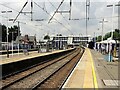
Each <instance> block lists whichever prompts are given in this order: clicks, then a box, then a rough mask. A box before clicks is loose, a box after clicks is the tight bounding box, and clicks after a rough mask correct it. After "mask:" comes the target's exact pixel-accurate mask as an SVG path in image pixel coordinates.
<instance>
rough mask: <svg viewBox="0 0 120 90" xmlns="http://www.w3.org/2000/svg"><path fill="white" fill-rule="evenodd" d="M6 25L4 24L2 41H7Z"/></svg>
mask: <svg viewBox="0 0 120 90" xmlns="http://www.w3.org/2000/svg"><path fill="white" fill-rule="evenodd" d="M6 29H7V28H6V26H5V25H2V42H6V41H7V31H6Z"/></svg>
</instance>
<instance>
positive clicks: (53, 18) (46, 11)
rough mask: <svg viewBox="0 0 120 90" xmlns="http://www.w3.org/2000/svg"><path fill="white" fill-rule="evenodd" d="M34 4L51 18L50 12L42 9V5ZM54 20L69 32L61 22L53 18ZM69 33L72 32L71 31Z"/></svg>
mask: <svg viewBox="0 0 120 90" xmlns="http://www.w3.org/2000/svg"><path fill="white" fill-rule="evenodd" d="M34 3H35V4H36V5H37V6H38V7H39V8H41V9H42V10H43V11H45V12H46V13H47V14H48V15H49V16H51V15H50V13H49V12H48V11H46V10H45V9H44V8H42V7H41V6H40V5H38V4H37V3H36V2H34ZM53 19H54V20H56V21H57V23H59V24H60V25H62V26H63V27H64V28H65V29H67V30H69V29H68V28H66V27H65V26H64V25H63V24H62V23H61V22H59V21H58V20H57V19H56V18H53ZM69 31H70V30H69Z"/></svg>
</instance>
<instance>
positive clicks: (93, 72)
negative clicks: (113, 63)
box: [88, 49, 98, 90]
mask: <svg viewBox="0 0 120 90" xmlns="http://www.w3.org/2000/svg"><path fill="white" fill-rule="evenodd" d="M88 50H89V49H88ZM89 55H90V60H91V62H92V74H93V80H94V88H96V90H98V83H97V78H96V73H95V68H94V63H93V58H92V55H91V52H90V50H89Z"/></svg>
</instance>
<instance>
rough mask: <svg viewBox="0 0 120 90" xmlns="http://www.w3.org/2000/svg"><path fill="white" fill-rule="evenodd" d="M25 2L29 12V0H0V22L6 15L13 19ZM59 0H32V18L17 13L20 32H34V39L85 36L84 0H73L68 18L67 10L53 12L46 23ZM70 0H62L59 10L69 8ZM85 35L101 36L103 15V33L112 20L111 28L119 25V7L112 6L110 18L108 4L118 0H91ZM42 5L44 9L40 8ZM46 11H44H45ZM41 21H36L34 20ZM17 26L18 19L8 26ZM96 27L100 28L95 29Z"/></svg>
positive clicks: (2, 22) (4, 21)
mask: <svg viewBox="0 0 120 90" xmlns="http://www.w3.org/2000/svg"><path fill="white" fill-rule="evenodd" d="M27 1H28V3H27V5H26V6H25V8H24V9H23V12H30V2H31V0H0V23H1V24H5V25H7V18H6V17H8V18H9V19H15V18H16V16H17V15H18V13H19V12H20V10H21V9H22V7H23V5H24V4H25V3H26V2H27ZM61 1H62V0H33V2H34V3H33V21H31V15H30V14H28V13H27V14H23V13H22V14H20V15H19V17H18V18H17V20H16V21H20V22H21V23H20V29H21V33H22V35H25V34H28V35H36V36H37V39H41V38H43V35H46V34H49V35H53V34H54V35H55V34H58V33H61V34H62V35H70V34H73V35H80V34H83V35H86V27H85V25H86V24H85V23H86V22H85V21H86V19H85V15H86V11H85V10H86V7H85V6H86V5H85V4H86V3H85V1H86V0H72V7H71V11H72V13H71V19H74V20H69V13H62V14H60V13H56V14H55V16H54V17H53V19H52V20H51V21H50V23H48V21H49V19H50V18H51V16H52V15H53V14H54V12H55V10H56V9H57V7H58V6H59V4H60V3H61ZM69 2H70V0H64V2H63V4H62V5H61V7H60V8H59V11H68V10H69V9H70V5H69ZM90 2H91V3H90V9H89V18H90V19H89V21H88V30H87V31H88V34H89V35H91V36H93V35H94V33H96V35H100V34H101V32H102V24H101V23H99V22H100V21H101V20H102V19H103V18H104V19H105V21H108V22H105V23H104V32H103V33H104V34H105V33H107V32H109V31H111V30H112V19H113V23H114V24H113V26H114V29H115V28H118V17H117V16H118V7H114V16H113V18H112V10H113V9H112V7H107V5H110V4H117V3H118V2H119V0H90ZM41 8H44V10H43V9H41ZM1 11H12V13H7V14H6V13H1ZM46 12H47V13H46ZM41 19H42V20H43V21H36V20H41ZM11 25H17V22H15V23H13V22H12V21H9V22H8V26H11ZM98 28H99V30H98Z"/></svg>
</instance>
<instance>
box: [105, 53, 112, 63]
mask: <svg viewBox="0 0 120 90" xmlns="http://www.w3.org/2000/svg"><path fill="white" fill-rule="evenodd" d="M104 59H105V60H106V61H108V62H111V61H112V60H113V56H112V55H111V54H110V55H109V54H106V55H105V57H104Z"/></svg>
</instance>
